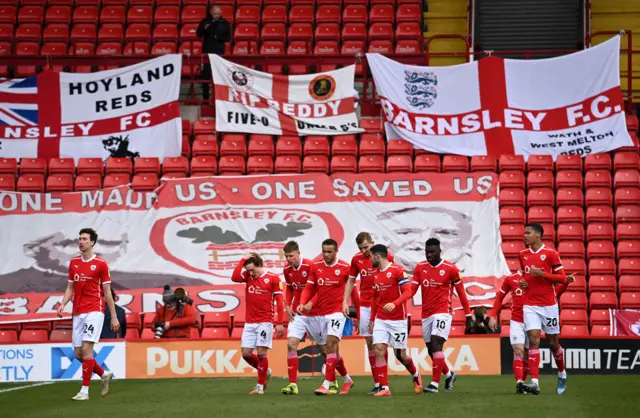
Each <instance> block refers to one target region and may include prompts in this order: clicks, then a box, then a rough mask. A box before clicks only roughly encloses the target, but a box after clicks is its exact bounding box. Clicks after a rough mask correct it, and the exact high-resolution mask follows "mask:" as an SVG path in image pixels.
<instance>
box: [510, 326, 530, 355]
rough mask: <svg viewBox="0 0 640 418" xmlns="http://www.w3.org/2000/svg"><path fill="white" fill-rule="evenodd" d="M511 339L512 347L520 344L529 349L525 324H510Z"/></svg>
mask: <svg viewBox="0 0 640 418" xmlns="http://www.w3.org/2000/svg"><path fill="white" fill-rule="evenodd" d="M509 339H510V340H511V345H515V344H519V345H524V346H525V347H526V348H529V338H527V331H525V329H524V322H517V321H513V320H511V321H510V322H509Z"/></svg>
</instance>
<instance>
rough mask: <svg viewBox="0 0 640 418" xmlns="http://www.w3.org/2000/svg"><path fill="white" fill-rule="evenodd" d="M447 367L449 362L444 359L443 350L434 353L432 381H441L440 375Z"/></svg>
mask: <svg viewBox="0 0 640 418" xmlns="http://www.w3.org/2000/svg"><path fill="white" fill-rule="evenodd" d="M446 367H447V363H446V362H445V361H444V353H443V352H442V351H437V352H435V353H433V371H432V373H433V376H432V378H431V381H432V382H434V383H440V376H441V375H442V372H443V371H444V369H445V368H446Z"/></svg>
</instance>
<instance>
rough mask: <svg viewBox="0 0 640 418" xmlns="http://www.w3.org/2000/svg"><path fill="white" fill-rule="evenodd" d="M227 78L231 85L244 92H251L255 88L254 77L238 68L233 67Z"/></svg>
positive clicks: (228, 71) (229, 70)
mask: <svg viewBox="0 0 640 418" xmlns="http://www.w3.org/2000/svg"><path fill="white" fill-rule="evenodd" d="M227 78H228V79H229V82H230V83H231V85H232V86H233V87H234V88H236V89H238V90H242V91H246V90H249V89H250V88H251V87H253V77H252V76H251V74H247V73H245V72H244V71H242V70H241V69H240V68H238V67H231V68H229V69H228V70H227Z"/></svg>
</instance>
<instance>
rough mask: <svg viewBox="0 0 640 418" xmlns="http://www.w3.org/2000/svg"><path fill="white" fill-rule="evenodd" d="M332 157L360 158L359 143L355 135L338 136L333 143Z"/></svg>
mask: <svg viewBox="0 0 640 418" xmlns="http://www.w3.org/2000/svg"><path fill="white" fill-rule="evenodd" d="M331 155H333V156H336V155H352V156H354V157H357V156H358V142H357V141H356V136H355V135H340V136H336V137H335V138H334V139H333V142H332V143H331Z"/></svg>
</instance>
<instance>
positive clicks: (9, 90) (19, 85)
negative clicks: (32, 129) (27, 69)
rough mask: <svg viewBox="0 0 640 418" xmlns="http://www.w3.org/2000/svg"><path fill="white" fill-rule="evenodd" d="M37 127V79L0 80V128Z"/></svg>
mask: <svg viewBox="0 0 640 418" xmlns="http://www.w3.org/2000/svg"><path fill="white" fill-rule="evenodd" d="M2 125H4V126H38V87H37V77H29V78H22V79H20V78H17V79H8V78H0V126H2Z"/></svg>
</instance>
